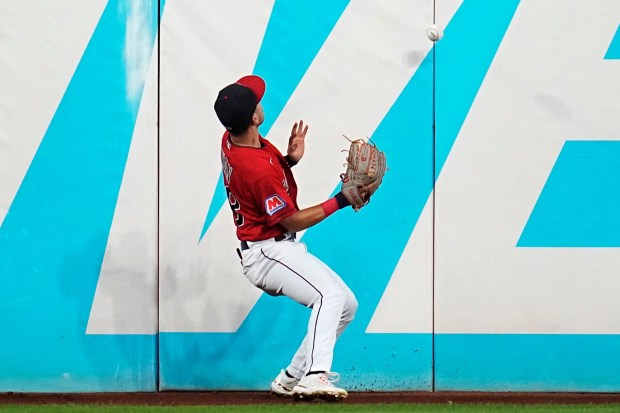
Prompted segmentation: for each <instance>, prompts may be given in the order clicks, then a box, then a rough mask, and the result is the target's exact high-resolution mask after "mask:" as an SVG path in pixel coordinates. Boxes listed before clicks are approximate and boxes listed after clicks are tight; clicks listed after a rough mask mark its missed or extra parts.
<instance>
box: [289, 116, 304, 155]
mask: <svg viewBox="0 0 620 413" xmlns="http://www.w3.org/2000/svg"><path fill="white" fill-rule="evenodd" d="M307 132H308V125H305V126H304V121H303V120H300V121H299V122H295V124H294V125H293V129H292V130H291V137H290V138H289V139H288V150H287V152H286V154H287V155H288V157H289V158H290V159H291V160H292V161H293V162H299V160H300V159H301V157H302V156H304V150H305V149H306V148H305V146H306V145H305V142H306V133H307Z"/></svg>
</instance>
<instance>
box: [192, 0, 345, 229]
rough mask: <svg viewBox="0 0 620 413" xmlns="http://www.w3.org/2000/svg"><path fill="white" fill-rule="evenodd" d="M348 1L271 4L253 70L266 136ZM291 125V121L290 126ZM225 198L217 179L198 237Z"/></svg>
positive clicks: (288, 0)
mask: <svg viewBox="0 0 620 413" xmlns="http://www.w3.org/2000/svg"><path fill="white" fill-rule="evenodd" d="M348 4H349V0H320V1H313V2H307V1H305V0H286V1H283V0H278V1H276V2H275V4H274V6H273V10H272V11H271V17H270V19H269V23H268V25H267V29H266V31H265V37H264V38H263V43H262V45H261V48H260V51H259V53H258V57H257V59H256V64H255V66H254V71H253V73H254V74H256V75H259V76H261V77H262V78H263V79H265V82H266V83H267V91H266V93H265V97H264V98H263V100H262V102H261V103H262V105H263V108H264V110H265V122H264V123H263V124H262V125H261V133H262V134H263V136H267V134H268V133H269V130H270V129H271V127H272V126H273V124H274V122H275V121H276V119H277V118H278V116H279V115H280V113H281V112H282V109H284V106H285V105H286V103H287V102H288V99H289V98H290V96H291V95H292V94H293V92H294V91H295V89H296V88H297V85H298V84H299V82H300V81H301V79H302V78H303V76H304V74H305V73H306V71H307V70H308V68H309V67H310V64H311V63H312V61H313V60H314V58H315V56H316V55H317V53H318V52H319V50H321V47H322V46H323V44H324V43H325V40H326V39H327V37H328V36H329V34H330V33H331V31H332V29H333V28H334V26H335V25H336V23H337V22H338V19H339V18H340V16H341V15H342V13H343V12H344V10H345V9H346V7H347V5H348ZM292 126H293V124H291V127H292ZM225 202H227V201H226V193H225V191H224V182H223V179H222V177H221V176H220V177H219V178H218V182H217V184H216V188H215V191H214V193H213V197H212V199H211V204H210V205H209V210H208V211H207V217H206V219H205V223H204V225H203V227H202V232H201V234H200V239H201V240H202V237H204V235H205V233H206V232H207V231H208V229H209V227H210V226H211V223H212V222H213V220H214V219H215V217H216V216H217V213H218V212H219V210H220V208H221V207H222V204H224V203H225Z"/></svg>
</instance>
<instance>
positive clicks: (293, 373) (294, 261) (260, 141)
mask: <svg viewBox="0 0 620 413" xmlns="http://www.w3.org/2000/svg"><path fill="white" fill-rule="evenodd" d="M264 93H265V82H264V81H263V79H261V78H260V77H258V76H254V75H250V76H245V77H243V78H241V79H239V80H238V81H237V82H235V83H233V84H231V85H228V86H226V87H225V88H223V89H222V90H221V91H220V92H219V94H218V96H217V99H216V101H215V105H214V108H215V112H216V114H217V116H218V118H219V120H220V122H221V123H222V124H223V125H224V127H225V128H226V132H224V135H223V137H222V152H221V158H222V174H223V177H224V185H225V186H226V193H227V195H228V202H229V203H230V207H231V208H232V214H233V219H234V222H235V225H236V227H237V237H238V238H239V240H240V241H241V243H240V248H239V249H238V250H237V252H238V253H239V256H240V257H241V260H242V265H243V273H244V274H245V276H246V277H247V278H248V280H249V281H250V282H251V283H252V284H254V285H255V286H256V287H258V288H260V289H261V290H263V291H265V292H266V293H268V294H270V295H273V296H279V295H285V296H287V297H290V298H291V299H293V300H295V301H296V302H298V303H300V304H302V305H304V306H306V307H309V308H311V309H312V312H311V314H310V320H309V321H308V332H307V334H306V336H305V338H304V340H303V341H302V343H301V345H300V347H299V349H298V350H297V352H296V353H295V355H294V356H293V359H292V360H291V362H290V364H289V365H288V366H287V367H286V368H285V369H284V370H282V371H281V372H280V374H279V375H278V376H277V377H276V378H275V379H274V380H273V382H272V383H271V390H272V391H273V392H274V393H276V394H277V395H285V396H293V397H295V398H296V399H312V398H315V397H318V398H322V399H336V400H338V399H344V398H345V397H347V392H346V391H345V390H344V389H341V388H339V387H336V386H335V385H334V382H335V381H337V380H338V374H337V373H333V372H332V371H331V366H332V358H333V351H334V345H335V343H336V339H337V338H338V337H339V336H340V334H342V332H343V331H344V329H345V328H346V327H347V326H348V325H349V323H350V322H351V321H352V320H353V317H354V315H355V312H356V310H357V300H356V299H355V296H354V295H353V293H352V292H351V290H350V289H349V288H348V287H347V286H346V284H345V283H344V282H343V281H342V279H341V278H340V277H339V276H338V275H337V274H336V273H335V272H334V271H332V270H331V269H330V268H329V267H328V266H327V265H326V264H324V263H323V262H322V261H320V260H319V259H318V258H316V257H315V256H313V255H312V254H310V253H308V251H307V249H306V245H305V244H304V243H301V242H298V241H297V240H296V232H297V231H301V230H304V229H306V228H309V227H311V226H313V225H315V224H317V223H319V222H321V221H322V220H324V219H325V218H327V217H328V216H329V215H331V214H333V213H334V212H336V211H338V210H339V209H342V208H344V207H346V206H349V205H350V204H351V202H352V201H351V200H350V199H348V198H347V197H346V196H345V195H344V194H343V192H339V193H338V194H336V196H335V197H333V198H331V199H328V200H327V201H325V202H323V203H321V204H319V205H315V206H312V207H309V208H305V209H299V207H298V206H297V184H296V183H295V178H294V177H293V174H292V172H291V167H292V166H294V165H295V164H297V163H298V162H299V160H300V159H301V158H302V156H303V154H304V149H305V137H306V133H307V132H308V126H307V125H306V126H304V122H303V120H300V121H299V122H298V123H295V124H294V125H293V128H292V131H291V136H290V139H289V143H288V148H287V154H286V156H283V155H282V154H281V153H280V152H279V151H278V149H276V148H275V147H274V146H273V145H272V144H271V143H270V142H269V141H268V140H267V139H265V138H263V137H262V136H261V135H260V133H259V131H258V127H259V126H260V125H261V124H262V123H263V120H264V118H265V116H264V113H263V108H262V106H261V104H260V101H261V99H262V97H263V94H264ZM360 189H361V193H362V195H364V193H365V192H364V189H363V188H360Z"/></svg>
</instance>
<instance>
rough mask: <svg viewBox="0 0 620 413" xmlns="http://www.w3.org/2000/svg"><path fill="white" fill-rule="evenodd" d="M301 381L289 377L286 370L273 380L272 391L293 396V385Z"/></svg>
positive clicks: (280, 394) (276, 393) (279, 394)
mask: <svg viewBox="0 0 620 413" xmlns="http://www.w3.org/2000/svg"><path fill="white" fill-rule="evenodd" d="M297 383H299V379H296V378H292V377H289V376H288V375H287V374H286V373H285V372H284V370H282V371H280V374H278V376H277V377H276V378H275V379H273V381H272V382H271V392H272V393H274V394H275V395H278V396H292V395H293V387H295V386H296V385H297Z"/></svg>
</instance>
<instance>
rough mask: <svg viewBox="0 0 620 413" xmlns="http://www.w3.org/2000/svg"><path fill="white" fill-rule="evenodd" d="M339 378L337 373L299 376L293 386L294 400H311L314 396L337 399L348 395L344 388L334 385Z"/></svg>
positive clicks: (331, 399)
mask: <svg viewBox="0 0 620 413" xmlns="http://www.w3.org/2000/svg"><path fill="white" fill-rule="evenodd" d="M339 378H340V375H339V374H338V373H331V372H330V373H317V374H310V375H307V376H304V377H302V378H301V380H300V381H299V383H298V384H297V386H295V387H294V388H293V398H294V399H295V400H308V401H309V400H312V399H315V398H318V399H323V400H330V401H338V400H343V399H345V398H346V397H347V396H348V393H347V391H346V390H345V389H341V388H339V387H336V386H334V384H333V383H335V382H337V381H338V379H339Z"/></svg>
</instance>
